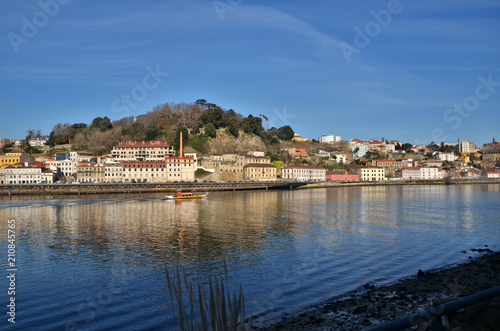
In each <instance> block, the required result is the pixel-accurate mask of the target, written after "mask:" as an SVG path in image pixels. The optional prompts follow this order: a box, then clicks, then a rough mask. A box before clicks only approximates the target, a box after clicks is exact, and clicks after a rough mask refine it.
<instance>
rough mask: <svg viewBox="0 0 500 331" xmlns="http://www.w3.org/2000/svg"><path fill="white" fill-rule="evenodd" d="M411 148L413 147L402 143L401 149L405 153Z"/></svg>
mask: <svg viewBox="0 0 500 331" xmlns="http://www.w3.org/2000/svg"><path fill="white" fill-rule="evenodd" d="M412 147H413V145H412V144H410V143H404V144H403V146H402V147H401V148H402V149H403V150H405V151H407V152H408V151H410V150H411V148H412Z"/></svg>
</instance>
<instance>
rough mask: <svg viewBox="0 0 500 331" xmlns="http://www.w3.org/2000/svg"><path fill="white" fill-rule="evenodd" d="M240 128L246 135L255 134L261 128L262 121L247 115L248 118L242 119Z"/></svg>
mask: <svg viewBox="0 0 500 331" xmlns="http://www.w3.org/2000/svg"><path fill="white" fill-rule="evenodd" d="M242 128H243V131H245V132H246V133H254V134H257V132H258V131H259V129H261V128H262V119H261V118H259V117H253V116H252V115H248V117H246V118H244V119H243V125H242Z"/></svg>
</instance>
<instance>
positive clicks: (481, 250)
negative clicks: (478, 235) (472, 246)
mask: <svg viewBox="0 0 500 331" xmlns="http://www.w3.org/2000/svg"><path fill="white" fill-rule="evenodd" d="M477 251H478V252H479V253H482V252H484V251H485V250H484V249H482V248H479V249H478V250H477Z"/></svg>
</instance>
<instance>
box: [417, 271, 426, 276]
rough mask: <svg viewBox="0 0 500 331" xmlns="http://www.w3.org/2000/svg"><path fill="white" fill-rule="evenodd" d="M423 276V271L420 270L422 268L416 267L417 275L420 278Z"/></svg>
mask: <svg viewBox="0 0 500 331" xmlns="http://www.w3.org/2000/svg"><path fill="white" fill-rule="evenodd" d="M424 276H425V273H424V272H423V271H422V269H418V272H417V277H418V278H421V277H424Z"/></svg>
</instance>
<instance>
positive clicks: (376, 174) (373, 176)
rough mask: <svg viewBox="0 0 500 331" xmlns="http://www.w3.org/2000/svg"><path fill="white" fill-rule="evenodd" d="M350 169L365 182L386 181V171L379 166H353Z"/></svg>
mask: <svg viewBox="0 0 500 331" xmlns="http://www.w3.org/2000/svg"><path fill="white" fill-rule="evenodd" d="M349 169H350V170H351V171H353V172H356V174H358V175H359V180H360V181H363V182H374V181H382V180H385V169H384V168H381V167H377V166H353V167H349Z"/></svg>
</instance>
